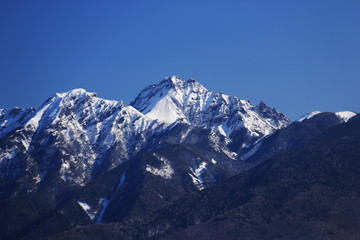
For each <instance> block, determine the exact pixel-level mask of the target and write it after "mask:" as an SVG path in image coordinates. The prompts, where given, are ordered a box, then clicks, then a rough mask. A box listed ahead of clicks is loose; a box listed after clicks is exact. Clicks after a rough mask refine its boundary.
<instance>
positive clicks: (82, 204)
mask: <svg viewBox="0 0 360 240" xmlns="http://www.w3.org/2000/svg"><path fill="white" fill-rule="evenodd" d="M77 202H78V204H79V205H80V207H82V209H84V211H85V212H86V214H87V215H88V216H89V218H90V219H91V220H93V219H94V218H95V214H94V213H93V212H92V211H91V207H90V206H89V204H87V203H86V202H80V201H77Z"/></svg>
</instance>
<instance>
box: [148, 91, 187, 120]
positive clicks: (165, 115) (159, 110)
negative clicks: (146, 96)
mask: <svg viewBox="0 0 360 240" xmlns="http://www.w3.org/2000/svg"><path fill="white" fill-rule="evenodd" d="M145 116H147V117H149V118H151V119H154V120H159V121H162V122H165V123H169V124H170V123H173V122H175V121H177V120H178V119H181V118H185V117H184V115H183V114H182V112H181V110H180V109H179V108H178V107H177V106H176V105H175V103H174V102H173V101H172V99H171V98H170V97H169V96H165V97H164V98H162V99H161V100H160V101H158V102H157V103H156V105H155V106H154V108H153V109H151V111H150V112H148V113H147V114H146V115H145Z"/></svg>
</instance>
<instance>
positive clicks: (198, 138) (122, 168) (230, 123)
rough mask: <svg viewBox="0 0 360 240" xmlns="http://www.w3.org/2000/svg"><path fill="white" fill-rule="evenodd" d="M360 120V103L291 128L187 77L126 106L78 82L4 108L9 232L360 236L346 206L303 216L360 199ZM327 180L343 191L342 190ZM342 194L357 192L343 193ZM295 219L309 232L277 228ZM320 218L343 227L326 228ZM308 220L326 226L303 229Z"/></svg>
mask: <svg viewBox="0 0 360 240" xmlns="http://www.w3.org/2000/svg"><path fill="white" fill-rule="evenodd" d="M358 126H359V116H358V115H357V114H356V113H353V112H350V111H344V112H337V113H328V112H324V113H321V112H312V113H309V114H307V115H305V116H304V117H302V118H300V119H299V120H297V121H295V122H291V121H290V120H289V119H288V118H287V117H286V116H285V115H284V114H282V113H280V112H278V111H277V110H276V109H274V108H270V107H268V106H267V105H266V104H265V103H264V102H260V103H259V104H258V105H256V106H254V105H252V104H251V103H250V102H249V101H246V100H240V99H238V98H237V97H235V96H229V95H225V94H222V93H219V92H212V91H210V90H208V89H206V88H205V87H204V86H202V85H201V84H200V83H198V82H197V81H195V80H194V79H188V80H183V79H180V78H179V77H176V76H173V77H169V78H166V79H164V80H163V81H161V82H160V83H158V84H154V85H150V86H148V87H146V88H145V89H144V90H143V91H141V92H140V93H139V94H138V96H137V97H136V98H135V100H134V101H132V102H131V103H130V105H129V106H127V105H125V104H124V103H123V102H121V101H110V100H105V99H101V98H99V97H98V96H97V95H96V94H95V93H89V92H86V91H85V90H83V89H74V90H71V91H69V92H66V93H56V94H54V95H53V96H51V97H50V98H49V99H47V100H46V101H45V102H44V103H43V104H42V106H41V107H40V108H39V109H34V108H28V109H20V108H13V109H1V110H0V180H1V181H0V209H1V214H0V238H4V239H39V238H42V237H43V238H50V239H66V238H68V239H79V238H81V239H83V238H87V239H101V238H102V239H119V238H120V239H121V238H124V239H127V238H128V239H154V238H164V239H224V238H221V237H223V236H227V238H228V239H238V238H236V236H237V234H238V233H241V234H244V239H264V236H266V235H268V236H270V237H269V238H270V239H281V238H282V239H287V237H289V236H291V238H292V239H296V238H297V237H298V238H299V239H301V238H302V239H303V238H304V237H305V238H307V237H309V238H317V237H319V236H320V237H321V236H325V235H326V234H327V233H329V234H328V235H326V236H330V237H331V236H333V237H334V239H335V238H336V237H338V236H340V235H337V234H345V235H343V236H348V237H355V236H356V234H357V233H358V232H357V231H355V230H356V227H357V225H356V224H355V223H352V224H353V225H351V226H350V227H348V228H346V227H345V228H344V229H345V230H344V229H341V228H339V226H338V225H336V224H338V222H337V221H336V218H335V217H336V216H337V215H336V214H335V213H334V211H335V210H336V209H330V210H329V211H330V212H329V211H328V212H326V211H325V210H324V211H325V212H326V213H327V214H329V216H330V217H326V216H327V215H326V216H325V215H324V216H322V215H321V214H322V212H320V213H318V215H316V214H315V215H316V216H317V217H319V218H314V219H315V220H313V218H312V217H308V216H307V215H306V214H307V212H306V211H310V210H311V211H315V209H316V207H315V206H313V205H309V207H308V206H306V204H305V201H310V202H311V204H315V205H316V204H318V205H319V204H320V205H321V204H322V203H324V204H325V205H326V207H327V208H331V206H330V205H331V204H330V203H333V204H335V206H337V205H336V204H338V203H343V201H345V200H349V201H350V200H351V201H352V203H353V206H354V207H355V206H357V202H356V199H357V198H356V194H358V193H359V192H358V188H357V187H355V186H352V185H351V182H349V181H352V184H354V182H355V181H356V178H357V176H355V175H354V174H356V173H357V168H355V167H356V164H357V162H352V161H355V160H356V158H357V157H358V156H359V153H358V152H357V148H356V146H358V145H356V144H358V137H359V136H360V135H359V133H358V132H357V130H358ZM351 129H352V130H353V131H352V130H351ZM329 154H330V156H332V157H333V158H331V159H332V160H331V162H327V161H328V158H329V156H328V155H329ZM329 161H330V160H329ZM344 161H345V162H346V163H344ZM351 164H353V165H351ZM352 167H354V168H353V169H350V168H352ZM337 168H338V169H337ZM348 168H349V169H348ZM321 169H325V170H324V171H322V170H321ZM334 169H335V170H334ZM334 171H335V172H334ZM336 171H340V172H341V174H345V175H344V176H343V175H340V176H338V174H339V173H337V172H336ZM347 171H348V172H347ZM331 174H335V175H331ZM330 176H338V178H339V182H338V184H340V183H341V184H342V185H341V184H340V185H341V186H340V185H339V186H338V187H334V186H333V185H331V184H333V183H334V184H337V183H335V182H334V181H332V180H330ZM318 182H321V183H322V184H324V185H326V186H324V185H322V184H320V185H321V186H320V185H319V184H318ZM346 183H349V185H351V186H350V187H349V189H347V190H344V189H343V188H342V187H343V186H345V185H346ZM301 184H303V185H304V186H301ZM305 185H306V186H305ZM324 187H325V188H324ZM313 188H316V191H320V192H313V190H314V189H313ZM323 188H324V189H323ZM289 189H290V190H289ZM292 189H293V190H292ZM299 189H301V190H302V191H304V192H305V193H302V194H305V195H301V196H299V195H298V190H299ZM304 189H305V190H306V191H305V190H304ZM309 189H310V190H309ZM339 189H340V190H341V191H343V190H344V191H345V193H346V194H349V196H350V195H351V196H352V197H351V199H350V197H349V199H348V198H346V196H347V195H346V196H345V198H344V199H340V200H339V199H338V197H339V196H340V195H339V192H338V190H339ZM284 191H289V193H288V194H287V193H286V192H284ZM299 191H300V190H299ZM314 191H315V190H314ZM292 194H293V195H292ZM317 194H319V195H317ZM324 194H325V195H326V194H328V197H329V198H330V196H335V200H333V201H330V200H329V199H327V198H326V196H327V195H326V196H324ZM314 196H315V197H317V198H316V199H320V200H321V202H320V203H313V202H314V201H315V200H314V199H313V198H312V197H314ZM279 199H281V201H280V200H279ZM291 200H296V201H295V203H294V204H292V202H291ZM279 201H280V203H279ZM277 204H280V206H278V207H275V208H274V207H273V205H277ZM301 204H305V205H304V208H305V210H304V213H303V214H301V211H300V210H299V209H298V208H299V206H302V205H301ZM267 206H270V208H269V209H267ZM283 206H285V208H283ZM316 206H317V205H316ZM293 208H296V210H294V209H293ZM320 208H321V206H320ZM264 209H265V210H264ZM276 209H277V210H278V211H279V212H276V211H275V210H276ZM289 209H290V210H289ZM300 209H301V208H300ZM260 210H261V211H260ZM262 210H264V211H262ZM327 210H328V209H327ZM343 210H344V211H343ZM345 210H346V211H345ZM347 210H349V209H345V208H344V209H339V210H338V211H339V214H340V215H341V214H343V215H344V214H345V213H346V214H347ZM319 211H320V210H319ZM272 214H277V215H278V216H279V217H278V218H276V219H274V217H273V215H272ZM309 214H310V212H309ZM334 214H335V215H334ZM354 214H355V216H357V215H356V214H357V212H355V213H354ZM277 215H275V216H277ZM290 215H291V216H292V220H293V221H295V223H301V224H303V225H301V227H302V228H301V229H303V230H301V231H304V234H305V235H304V237H302V235H301V231H300V230H299V229H298V230H297V231H295V229H296V226H298V225H296V224H295V223H294V222H292V223H294V224H293V225H291V227H292V228H294V231H290V230H289V231H288V232H286V231H280V230H279V229H280V228H279V229H278V228H276V229H277V230H276V231H274V232H272V230H273V229H275V225H276V226H277V227H280V226H283V224H284V222H283V221H281V220H280V218H284V219H287V220H289V218H290ZM310 215H311V214H310ZM311 216H312V215H311ZM348 217H349V216H347V215H346V216H345V217H343V218H344V219H345V220H346V221H348V220H349V219H348ZM322 218H325V219H326V220H327V219H330V220H329V221H331V224H335V225H336V226H337V228H336V229H340V230H339V231H338V232H336V231H335V232H334V231H330V230H328V228H326V229H327V230H326V231H327V232H326V231H325V230H324V231H325V232H326V234H325V233H324V234H325V235H321V232H319V231H320V230H318V228H319V229H320V226H323V225H321V224H325V223H327V222H326V221H323V222H321V219H322ZM333 218H334V219H333ZM219 219H220V220H219ZM268 219H270V220H268ZM294 219H295V220H294ZM304 219H305V220H306V221H305V220H304ZM309 219H310V220H311V221H316V224H319V225H316V227H315V228H314V229H315V230H314V231H308V232H306V229H308V228H310V222H311V221H310V220H309ZM340 219H342V218H341V217H340ZM292 220H291V221H292ZM345 220H344V221H345ZM289 221H290V220H289ZM291 221H290V222H291ZM349 221H350V220H349ZM329 224H330V223H329ZM284 226H285V225H284ZM286 226H287V225H286ZM289 226H290V225H289ZM71 229H73V230H71ZM215 229H218V230H217V231H216V232H217V233H218V235H217V234H213V235H212V234H211V232H213V231H215ZM221 229H223V230H221ZM231 229H232V230H231ZM234 229H236V231H235V230H234ZM259 229H260V230H259ZM349 229H352V230H351V231H352V232H348V231H350V230H349ZM347 230H348V231H347ZM64 231H68V232H64ZM203 232H205V233H206V234H203ZM269 232H272V233H273V234H272V235H271V234H270V235H269ZM305 232H306V233H305ZM330 232H333V234H330ZM355 233H356V234H355ZM79 234H80V235H79ZM81 234H82V235H81ZM306 234H308V235H306ZM346 234H347V235H346ZM354 234H355V235H354ZM211 236H213V238H211Z"/></svg>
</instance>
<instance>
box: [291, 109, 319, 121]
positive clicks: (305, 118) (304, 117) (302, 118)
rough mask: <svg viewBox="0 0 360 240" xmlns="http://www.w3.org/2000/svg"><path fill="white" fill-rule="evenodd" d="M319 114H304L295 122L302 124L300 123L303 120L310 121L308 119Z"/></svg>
mask: <svg viewBox="0 0 360 240" xmlns="http://www.w3.org/2000/svg"><path fill="white" fill-rule="evenodd" d="M320 113H321V112H320V111H314V112H310V113H308V114H305V115H304V116H302V117H301V118H299V119H298V120H297V122H302V121H304V120H307V119H310V118H312V117H314V116H316V115H318V114H320Z"/></svg>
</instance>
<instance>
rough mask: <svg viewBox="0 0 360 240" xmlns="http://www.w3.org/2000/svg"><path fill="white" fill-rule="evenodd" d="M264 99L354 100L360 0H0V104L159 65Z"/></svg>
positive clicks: (106, 93)
mask: <svg viewBox="0 0 360 240" xmlns="http://www.w3.org/2000/svg"><path fill="white" fill-rule="evenodd" d="M171 75H177V76H180V77H182V78H190V77H192V78H195V79H196V80H198V81H199V82H200V83H202V84H203V85H204V86H205V87H207V88H208V89H210V90H214V91H220V92H223V93H226V94H231V95H236V96H238V97H239V98H241V99H247V100H250V101H251V102H252V103H253V104H257V103H258V102H259V101H260V100H264V101H265V103H267V104H268V105H269V106H271V107H275V108H276V109H278V110H279V111H281V112H283V113H285V114H286V115H287V116H289V117H290V118H291V119H293V120H295V119H297V118H299V117H300V116H301V115H303V114H305V113H306V112H309V111H313V110H320V111H340V110H352V111H356V112H360V79H359V77H360V1H359V0H273V1H269V0H244V1H242V0H241V1H240V0H234V1H230V0H222V1H219V0H206V1H202V0H191V1H188V0H181V1H179V0H161V1H160V0H151V1H149V0H117V1H89V0H87V1H77V0H61V1H48V0H43V1H41V0H36V1H30V0H23V1H20V0H16V1H15V0H1V1H0V81H1V82H0V83H1V88H0V108H9V107H13V106H20V107H29V106H33V107H38V106H39V105H41V103H42V102H43V101H45V100H46V99H47V98H48V97H49V96H50V95H52V94H53V93H55V92H61V91H67V90H70V89H73V88H84V89H86V90H88V91H93V92H97V93H98V95H99V96H100V97H103V98H106V99H112V100H123V101H124V102H125V103H127V104H128V103H129V102H130V101H131V100H132V99H134V98H135V96H136V95H137V93H138V92H139V91H141V90H142V89H143V88H144V87H145V86H147V85H149V84H152V83H157V82H159V81H160V80H162V79H163V78H164V77H166V76H171Z"/></svg>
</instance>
